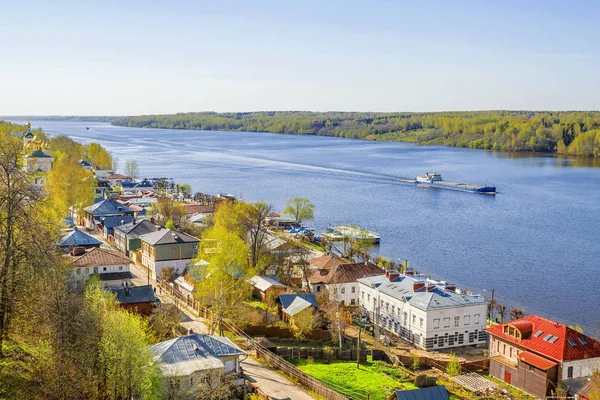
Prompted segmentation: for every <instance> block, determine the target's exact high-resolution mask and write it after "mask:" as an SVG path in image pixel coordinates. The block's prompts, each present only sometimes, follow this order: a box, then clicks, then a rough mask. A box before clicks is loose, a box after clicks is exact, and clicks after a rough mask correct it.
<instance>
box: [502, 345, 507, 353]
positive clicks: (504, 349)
mask: <svg viewBox="0 0 600 400" xmlns="http://www.w3.org/2000/svg"><path fill="white" fill-rule="evenodd" d="M503 346H504V347H503V348H502V354H506V344H504V345H503Z"/></svg>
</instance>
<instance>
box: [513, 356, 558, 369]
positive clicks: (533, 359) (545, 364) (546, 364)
mask: <svg viewBox="0 0 600 400" xmlns="http://www.w3.org/2000/svg"><path fill="white" fill-rule="evenodd" d="M519 360H521V361H524V362H526V363H527V364H530V365H533V366H534V367H537V368H539V369H541V370H544V371H546V370H549V369H550V368H552V367H554V366H555V365H556V363H555V362H554V361H550V360H548V359H547V358H544V357H541V356H538V355H536V354H533V353H530V352H528V351H523V352H521V353H519Z"/></svg>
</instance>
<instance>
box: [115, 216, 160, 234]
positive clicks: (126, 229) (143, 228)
mask: <svg viewBox="0 0 600 400" xmlns="http://www.w3.org/2000/svg"><path fill="white" fill-rule="evenodd" d="M159 228H160V227H159V226H157V225H154V224H153V223H152V222H149V221H146V220H142V221H139V222H131V223H129V224H125V225H120V226H115V230H116V231H120V232H123V233H124V234H125V235H126V236H127V237H128V238H129V239H137V238H138V237H140V236H141V235H145V234H147V233H151V232H156V231H157V230H158V229H159Z"/></svg>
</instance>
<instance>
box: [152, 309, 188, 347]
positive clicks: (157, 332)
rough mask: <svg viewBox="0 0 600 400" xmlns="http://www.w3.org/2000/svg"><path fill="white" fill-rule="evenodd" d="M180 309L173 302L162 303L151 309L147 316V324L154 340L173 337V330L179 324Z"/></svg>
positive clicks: (158, 340)
mask: <svg viewBox="0 0 600 400" xmlns="http://www.w3.org/2000/svg"><path fill="white" fill-rule="evenodd" d="M180 321H181V311H179V309H178V308H177V307H176V306H175V305H174V304H162V305H161V306H160V307H156V308H155V309H154V310H152V314H150V317H149V318H148V326H149V328H150V330H151V331H152V337H153V341H154V342H160V341H162V340H168V339H172V338H173V331H174V329H175V328H177V327H178V326H179V322H180Z"/></svg>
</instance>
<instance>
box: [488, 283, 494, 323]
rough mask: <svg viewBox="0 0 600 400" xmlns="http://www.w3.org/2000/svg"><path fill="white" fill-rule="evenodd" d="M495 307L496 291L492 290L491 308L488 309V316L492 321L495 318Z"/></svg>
mask: <svg viewBox="0 0 600 400" xmlns="http://www.w3.org/2000/svg"><path fill="white" fill-rule="evenodd" d="M493 305H494V289H492V301H490V306H489V307H488V309H489V310H488V314H489V319H490V321H491V320H492V317H493V315H492V314H493V312H494V310H492V307H493Z"/></svg>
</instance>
